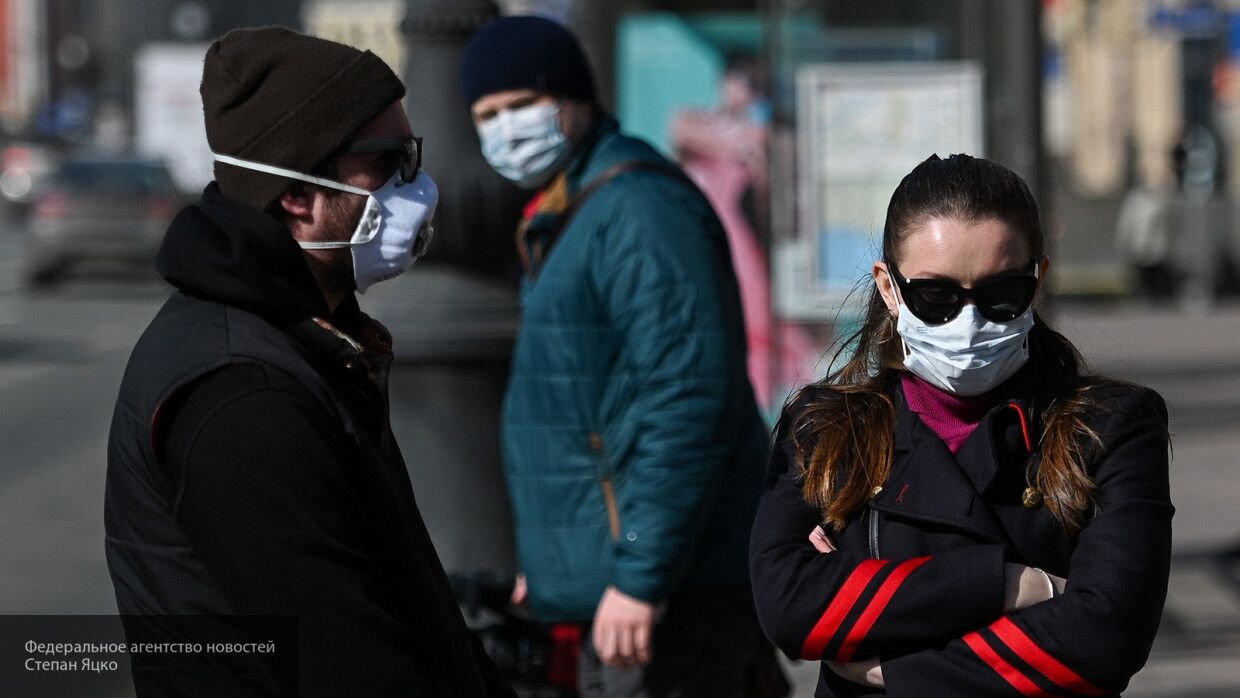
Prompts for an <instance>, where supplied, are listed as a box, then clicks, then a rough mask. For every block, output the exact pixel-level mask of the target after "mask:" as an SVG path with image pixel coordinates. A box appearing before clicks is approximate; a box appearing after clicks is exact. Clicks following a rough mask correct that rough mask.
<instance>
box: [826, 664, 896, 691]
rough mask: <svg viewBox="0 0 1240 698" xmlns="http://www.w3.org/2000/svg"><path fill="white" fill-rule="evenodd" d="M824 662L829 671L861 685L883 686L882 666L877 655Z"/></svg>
mask: <svg viewBox="0 0 1240 698" xmlns="http://www.w3.org/2000/svg"><path fill="white" fill-rule="evenodd" d="M825 663H826V665H827V667H828V668H829V669H831V671H834V672H835V673H836V674H838V675H840V676H841V677H842V678H844V679H846V680H848V681H852V682H853V683H859V684H861V685H862V686H870V687H871V688H882V687H883V666H882V664H880V663H879V661H878V657H875V658H873V659H859V660H857V661H855V662H832V661H830V660H827V661H826V662H825Z"/></svg>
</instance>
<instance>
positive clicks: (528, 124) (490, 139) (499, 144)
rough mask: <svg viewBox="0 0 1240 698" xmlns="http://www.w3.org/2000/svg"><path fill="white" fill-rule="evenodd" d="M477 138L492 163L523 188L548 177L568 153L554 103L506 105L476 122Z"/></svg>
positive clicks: (567, 146) (567, 145)
mask: <svg viewBox="0 0 1240 698" xmlns="http://www.w3.org/2000/svg"><path fill="white" fill-rule="evenodd" d="M478 138H479V140H481V141H482V156H483V157H485V158H486V160H487V162H488V163H489V164H490V165H491V167H493V168H494V169H495V171H496V172H498V173H499V174H500V175H501V176H502V177H504V178H505V179H508V180H511V181H512V182H514V183H515V184H516V185H517V186H519V187H521V188H523V189H537V188H538V187H540V186H542V185H544V184H546V183H547V182H549V181H551V178H552V177H553V176H554V175H555V173H556V171H557V170H558V169H559V168H560V166H562V165H563V164H564V161H565V160H567V159H568V155H569V143H568V138H566V137H565V136H564V132H563V131H562V130H561V129H560V107H559V105H557V104H531V105H529V106H527V107H521V108H519V109H505V110H503V111H501V112H499V113H498V114H496V115H495V116H493V117H491V118H490V119H487V120H486V121H484V122H482V123H481V124H480V125H479V126H478Z"/></svg>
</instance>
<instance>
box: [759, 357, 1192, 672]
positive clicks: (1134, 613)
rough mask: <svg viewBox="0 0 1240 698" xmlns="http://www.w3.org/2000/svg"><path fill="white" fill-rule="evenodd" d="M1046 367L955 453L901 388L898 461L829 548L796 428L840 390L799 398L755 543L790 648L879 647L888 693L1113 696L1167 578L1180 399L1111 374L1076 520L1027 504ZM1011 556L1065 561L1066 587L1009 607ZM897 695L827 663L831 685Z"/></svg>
mask: <svg viewBox="0 0 1240 698" xmlns="http://www.w3.org/2000/svg"><path fill="white" fill-rule="evenodd" d="M1030 373H1031V372H1030V371H1028V370H1025V371H1022V372H1021V373H1019V374H1018V375H1017V376H1016V377H1014V378H1013V379H1012V380H1011V381H1009V382H1008V383H1007V384H1005V386H1004V390H1002V391H1001V392H1005V393H1006V395H1005V396H1004V399H1001V400H1000V401H998V403H997V404H996V405H995V406H994V407H993V408H992V409H991V410H990V411H989V412H988V413H987V415H986V416H985V418H984V419H983V420H982V422H981V424H980V425H979V426H978V428H977V430H976V431H975V432H973V434H972V435H971V436H970V437H969V439H968V440H967V441H966V442H965V443H964V445H963V446H962V447H961V449H960V451H959V453H958V454H957V455H956V456H954V457H953V455H952V454H951V452H950V451H948V449H947V446H946V445H945V444H944V443H943V441H942V440H941V439H940V438H939V437H938V435H936V434H935V433H934V432H933V431H932V430H931V429H930V428H929V427H928V426H926V425H925V424H924V423H923V422H922V421H921V419H920V418H919V417H918V416H917V415H916V414H914V413H913V412H911V411H910V410H909V409H908V406H907V405H906V404H905V400H904V396H903V393H902V391H901V389H900V388H898V387H897V388H896V389H895V391H894V393H893V395H892V398H893V400H894V402H895V405H896V420H895V454H894V455H895V460H894V463H893V467H892V472H891V476H890V477H889V478H888V480H887V482H886V483H884V484H883V486H882V489H881V491H879V492H878V493H877V494H876V495H875V496H873V498H872V499H871V500H870V503H869V506H868V507H866V508H865V509H864V510H862V511H859V512H856V513H855V514H854V515H852V516H851V517H850V518H849V520H848V522H847V525H846V526H845V527H844V529H843V530H842V531H841V532H839V533H837V534H834V535H833V536H832V537H833V540H834V541H835V543H836V544H837V546H838V551H836V552H833V553H829V554H821V553H818V552H817V551H816V550H815V549H814V548H813V547H812V545H811V544H810V543H809V542H808V540H807V536H808V535H809V533H810V532H811V531H812V530H813V528H814V526H816V525H818V524H819V523H820V522H821V521H822V516H821V513H820V512H819V511H818V510H817V509H816V508H814V507H812V506H810V505H808V504H807V503H806V502H805V501H804V500H803V499H802V497H801V493H800V482H799V478H798V473H799V472H800V470H801V464H800V463H798V462H797V461H796V458H797V454H796V449H795V447H794V446H793V444H792V440H791V439H790V438H789V436H790V435H789V429H790V427H791V425H792V423H793V418H794V417H795V415H797V414H799V413H800V412H801V410H802V409H803V408H804V406H805V405H807V404H809V403H810V402H811V401H813V400H818V399H831V398H832V397H833V396H832V394H831V393H830V391H829V389H827V388H815V389H811V390H808V391H806V393H805V394H803V395H801V396H800V397H799V398H798V400H797V401H795V402H794V403H793V404H792V405H790V406H789V407H788V408H787V409H786V410H785V413H784V416H783V419H782V420H781V422H780V424H779V426H778V427H777V433H776V438H777V443H776V446H775V449H774V452H773V456H772V458H771V463H770V468H769V471H768V476H767V482H766V493H765V495H764V497H763V499H762V501H761V504H760V508H759V512H758V516H757V520H756V522H755V524H754V531H753V537H752V540H751V548H750V569H751V574H752V577H753V585H754V594H755V598H756V603H757V609H758V614H759V618H760V619H761V621H762V626H763V628H764V630H765V631H766V633H767V635H768V636H769V637H770V638H771V640H772V641H774V642H775V644H776V645H778V646H779V648H780V649H781V650H782V651H783V652H784V653H785V654H787V655H788V656H789V657H793V658H804V659H811V660H821V659H828V660H838V661H851V660H858V659H863V658H872V657H875V656H877V657H879V658H880V660H881V665H882V670H883V676H884V681H885V684H886V689H885V693H886V694H890V695H902V696H1019V695H1051V694H1056V695H1058V694H1068V695H1112V694H1118V693H1119V692H1120V691H1122V690H1123V689H1124V688H1125V687H1126V686H1127V684H1128V681H1129V679H1130V678H1131V677H1132V676H1133V675H1134V674H1135V673H1136V672H1137V671H1138V670H1139V669H1140V668H1141V667H1142V666H1143V665H1144V664H1145V661H1146V658H1147V657H1148V655H1149V651H1150V646H1151V644H1152V643H1153V640H1154V635H1155V633H1156V632H1157V629H1158V622H1159V618H1160V616H1161V613H1162V608H1163V602H1164V600H1165V598H1166V593H1167V577H1168V574H1169V565H1170V553H1171V517H1172V514H1173V512H1174V508H1173V507H1172V505H1171V501H1170V491H1169V485H1168V471H1167V468H1168V432H1167V411H1166V405H1165V404H1164V402H1163V400H1162V398H1161V397H1159V396H1158V394H1157V393H1155V392H1153V391H1151V390H1149V389H1146V388H1141V387H1137V386H1130V385H1117V384H1108V385H1104V386H1102V387H1100V388H1097V389H1096V390H1095V393H1094V395H1095V397H1096V398H1097V399H1099V400H1100V402H1101V404H1102V409H1101V410H1099V411H1098V412H1097V414H1096V416H1095V417H1094V418H1093V419H1092V420H1091V421H1090V423H1089V426H1090V427H1091V428H1092V429H1094V430H1095V431H1096V432H1097V433H1098V435H1099V436H1100V437H1101V440H1102V445H1101V446H1097V445H1095V444H1093V443H1092V442H1086V441H1084V440H1083V441H1082V444H1083V445H1084V446H1085V447H1086V449H1087V451H1086V453H1087V462H1088V468H1089V472H1090V474H1091V475H1092V477H1093V478H1094V482H1095V484H1096V486H1097V493H1096V494H1097V499H1096V506H1095V507H1094V510H1093V512H1092V514H1091V515H1090V516H1089V518H1088V520H1087V522H1086V524H1085V526H1084V528H1083V529H1082V530H1081V532H1080V533H1079V534H1078V535H1074V536H1072V535H1068V534H1067V533H1066V532H1065V531H1064V529H1063V528H1062V527H1061V526H1060V525H1059V523H1058V522H1057V521H1056V520H1055V518H1054V517H1053V516H1052V514H1051V513H1050V511H1048V510H1047V508H1046V507H1045V506H1039V507H1037V508H1032V509H1031V508H1027V507H1025V506H1023V504H1022V494H1023V492H1024V489H1025V487H1026V486H1027V482H1026V475H1025V469H1026V467H1028V468H1029V471H1030V473H1034V474H1036V472H1037V467H1038V463H1039V459H1040V457H1041V451H1040V448H1039V446H1038V443H1039V437H1040V427H1039V425H1038V424H1037V423H1036V417H1037V415H1039V414H1041V412H1042V410H1043V409H1044V407H1045V405H1046V404H1049V403H1048V401H1049V400H1051V399H1054V398H1055V397H1056V394H1055V390H1056V388H1055V387H1054V386H1053V385H1052V384H1053V383H1055V381H1047V380H1041V381H1039V380H1035V379H1034V376H1032V375H1030ZM1059 383H1060V384H1062V381H1060V382H1059ZM811 445H812V441H811ZM825 528H826V527H825V526H824V529H825ZM827 530H829V529H827ZM1005 562H1015V563H1021V564H1025V565H1030V566H1033V567H1040V568H1042V569H1044V570H1046V571H1048V572H1050V573H1051V574H1055V575H1059V576H1062V577H1066V578H1067V579H1068V584H1067V588H1066V590H1065V592H1064V594H1062V595H1061V596H1058V597H1056V598H1054V599H1052V600H1049V601H1045V602H1042V603H1039V604H1036V605H1034V606H1032V607H1030V608H1027V609H1023V610H1020V611H1017V612H1014V613H1011V614H1007V615H1004V613H1003V598H1004V563H1005ZM883 694H884V691H882V690H877V689H873V688H868V687H865V686H860V685H858V684H855V683H851V682H849V681H846V680H845V679H843V678H841V677H839V676H837V675H836V674H835V673H834V672H832V671H831V670H830V669H829V668H827V667H826V665H825V664H824V665H823V667H822V672H821V676H820V679H819V683H818V689H817V692H816V695H817V696H862V695H883Z"/></svg>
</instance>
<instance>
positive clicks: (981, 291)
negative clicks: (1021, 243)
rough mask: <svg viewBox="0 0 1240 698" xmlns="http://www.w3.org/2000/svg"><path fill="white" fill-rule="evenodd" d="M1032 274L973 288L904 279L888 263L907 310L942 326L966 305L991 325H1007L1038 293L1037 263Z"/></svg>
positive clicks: (995, 280) (989, 282)
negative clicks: (974, 306)
mask: <svg viewBox="0 0 1240 698" xmlns="http://www.w3.org/2000/svg"><path fill="white" fill-rule="evenodd" d="M1041 261H1042V260H1041V258H1038V259H1035V260H1033V264H1032V267H1033V269H1032V271H1031V272H1030V273H1029V274H1021V275H1018V276H1002V277H999V278H997V279H992V280H990V281H984V282H982V283H980V284H978V285H977V286H974V287H973V288H964V287H963V286H960V285H959V284H956V283H953V282H951V281H945V280H942V279H906V278H904V275H903V274H901V273H900V270H899V269H897V268H896V265H895V263H894V262H887V268H888V269H890V270H891V278H892V279H894V280H895V282H896V286H898V287H899V288H900V296H901V297H902V298H903V299H904V304H905V305H907V306H908V309H909V310H910V311H911V312H912V313H913V314H914V315H916V316H917V317H919V318H921V320H922V321H924V322H928V323H930V324H932V325H941V324H943V323H944V322H948V321H950V320H951V319H952V318H954V317H956V316H957V315H959V314H960V310H961V308H963V307H964V303H965V301H969V300H971V301H973V304H974V305H976V306H977V312H978V313H980V314H981V316H982V317H984V318H986V319H987V320H990V321H991V322H1008V321H1010V320H1015V319H1016V318H1018V317H1020V316H1021V315H1024V313H1025V311H1026V310H1028V309H1029V306H1030V305H1031V304H1032V303H1033V297H1034V294H1036V293H1037V290H1038V263H1039V262H1041Z"/></svg>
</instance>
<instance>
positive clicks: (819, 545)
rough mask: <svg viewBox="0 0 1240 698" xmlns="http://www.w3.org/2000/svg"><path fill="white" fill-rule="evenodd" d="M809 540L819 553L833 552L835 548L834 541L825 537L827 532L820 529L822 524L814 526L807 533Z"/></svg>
mask: <svg viewBox="0 0 1240 698" xmlns="http://www.w3.org/2000/svg"><path fill="white" fill-rule="evenodd" d="M809 542H810V543H812V544H813V546H814V549H815V550H817V551H818V552H820V553H833V552H835V551H836V549H837V548H836V547H835V543H832V542H831V539H830V538H828V537H827V532H826V531H824V530H822V526H815V527H814V530H813V531H811V532H810V534H809Z"/></svg>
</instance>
